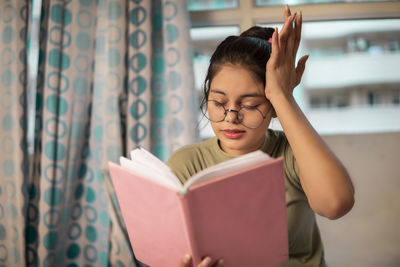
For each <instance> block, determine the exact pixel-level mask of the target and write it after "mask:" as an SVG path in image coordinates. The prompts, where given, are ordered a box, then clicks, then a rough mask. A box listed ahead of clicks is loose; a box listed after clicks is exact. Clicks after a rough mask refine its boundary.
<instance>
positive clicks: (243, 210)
mask: <svg viewBox="0 0 400 267" xmlns="http://www.w3.org/2000/svg"><path fill="white" fill-rule="evenodd" d="M138 150H142V151H134V152H133V153H132V154H133V160H129V159H126V158H121V166H120V165H118V164H115V163H112V162H109V169H110V173H111V179H112V182H113V185H114V188H115V191H116V194H117V198H118V201H119V204H120V207H121V211H122V216H123V218H124V221H125V224H126V227H127V231H128V235H129V239H130V242H131V245H132V248H133V251H134V253H135V256H136V258H137V259H138V260H139V261H141V262H143V263H145V264H147V265H149V266H151V267H158V266H160V267H169V266H171V267H177V266H178V263H179V262H180V260H181V259H182V257H183V256H184V255H185V254H191V255H192V258H193V266H196V265H197V264H198V263H199V262H200V261H201V259H202V258H203V257H205V256H210V257H211V258H212V259H213V260H218V259H221V258H222V259H224V261H225V266H228V267H235V266H237V267H239V266H240V267H243V266H246V267H251V266H257V267H258V266H275V265H277V264H279V263H282V262H284V261H286V260H287V259H288V236H287V226H286V205H285V189H284V178H283V160H282V158H278V159H272V158H269V156H268V155H267V154H265V153H263V152H261V151H256V152H252V153H249V154H246V155H243V156H239V157H237V158H235V159H232V160H229V161H226V162H224V163H221V164H217V165H215V166H213V167H211V168H208V169H206V170H204V171H202V172H199V173H198V174H196V175H195V176H193V177H192V178H191V179H189V181H188V183H186V184H185V185H182V184H180V182H179V180H178V178H177V177H175V176H174V175H173V174H172V172H171V171H170V170H169V169H168V167H167V166H166V165H165V164H164V163H162V162H161V161H159V160H158V159H156V158H155V157H154V156H152V155H151V154H150V153H148V152H146V151H144V150H143V149H138ZM135 153H136V154H135Z"/></svg>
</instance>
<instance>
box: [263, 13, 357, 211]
mask: <svg viewBox="0 0 400 267" xmlns="http://www.w3.org/2000/svg"><path fill="white" fill-rule="evenodd" d="M284 16H285V24H284V26H283V28H282V31H281V32H280V33H278V31H277V29H276V30H275V32H274V35H273V37H272V54H271V58H270V60H269V61H268V63H267V71H266V76H267V78H266V79H267V80H266V88H265V94H266V97H267V98H268V99H269V101H270V102H271V104H272V106H273V107H274V110H275V113H276V115H277V117H278V118H279V121H280V123H281V125H282V128H283V130H284V132H285V135H286V137H287V139H288V141H289V144H290V146H291V148H292V150H293V154H294V156H295V158H296V161H297V165H298V167H299V175H300V182H301V185H302V187H303V189H304V192H305V194H306V195H307V198H308V202H309V204H310V206H311V208H312V209H313V210H314V211H315V212H316V213H318V214H320V215H322V216H324V217H327V218H329V219H337V218H340V217H341V216H343V215H345V214H346V213H347V212H349V211H350V210H351V208H352V207H353V205H354V187H353V184H352V182H351V179H350V177H349V174H348V173H347V171H346V169H345V168H344V166H343V165H342V163H341V162H340V161H339V159H338V158H337V157H336V156H335V155H334V154H333V152H332V151H331V150H330V149H329V147H328V146H327V145H326V144H325V142H324V141H323V140H322V139H321V137H320V136H319V135H318V133H317V132H316V131H315V129H314V128H313V127H312V125H311V124H310V123H309V121H308V120H307V118H306V117H305V115H304V114H303V112H302V111H301V109H300V107H299V106H298V105H297V103H296V101H295V99H294V97H293V94H292V92H293V89H294V87H295V86H296V85H297V84H298V83H299V82H300V80H301V76H302V73H303V71H304V65H305V61H306V60H307V58H308V56H305V57H302V58H301V59H300V60H299V63H298V67H297V69H296V68H295V58H296V54H297V50H298V46H299V42H300V35H301V24H302V16H301V14H300V15H299V16H296V14H294V15H290V10H289V9H288V7H287V8H286V9H285V13H284Z"/></svg>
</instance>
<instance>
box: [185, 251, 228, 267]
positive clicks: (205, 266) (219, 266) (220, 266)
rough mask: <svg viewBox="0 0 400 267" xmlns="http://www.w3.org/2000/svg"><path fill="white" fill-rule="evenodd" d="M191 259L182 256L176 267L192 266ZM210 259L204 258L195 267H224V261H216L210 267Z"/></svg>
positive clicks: (188, 256) (187, 255)
mask: <svg viewBox="0 0 400 267" xmlns="http://www.w3.org/2000/svg"><path fill="white" fill-rule="evenodd" d="M191 262H192V257H191V256H190V255H189V254H186V255H185V256H183V258H182V259H181V262H180V263H179V265H178V267H191V266H192V264H191ZM211 262H212V260H211V258H210V257H209V256H207V257H205V258H204V259H203V260H202V261H201V262H200V263H199V264H198V265H197V267H211V266H212V267H224V266H225V265H224V260H223V259H220V260H218V261H217V262H216V263H215V264H213V265H211Z"/></svg>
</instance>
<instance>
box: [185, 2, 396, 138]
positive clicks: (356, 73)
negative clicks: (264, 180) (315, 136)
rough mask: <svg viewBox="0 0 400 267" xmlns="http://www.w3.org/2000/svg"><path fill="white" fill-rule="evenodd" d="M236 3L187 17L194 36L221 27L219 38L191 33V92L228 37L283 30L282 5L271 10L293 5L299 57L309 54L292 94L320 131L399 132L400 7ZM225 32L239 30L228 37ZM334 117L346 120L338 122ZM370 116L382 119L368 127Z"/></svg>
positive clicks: (207, 131)
mask: <svg viewBox="0 0 400 267" xmlns="http://www.w3.org/2000/svg"><path fill="white" fill-rule="evenodd" d="M237 2H238V5H237V7H236V8H233V9H232V8H231V9H222V10H209V11H192V12H191V19H192V25H193V29H192V31H196V30H199V31H200V29H201V27H205V26H206V27H207V31H209V30H210V29H212V28H215V29H216V30H218V29H219V30H221V29H223V30H221V32H222V34H221V35H219V36H218V37H217V36H215V35H213V34H211V31H210V34H206V35H204V38H200V37H198V35H197V38H196V34H194V35H193V34H192V39H193V44H194V47H195V58H194V64H195V70H196V73H195V75H196V76H197V77H196V88H200V87H201V84H202V82H203V80H204V76H205V70H206V69H207V67H208V60H209V58H210V56H211V54H212V52H213V50H214V49H215V47H216V45H217V44H218V43H219V42H220V41H222V40H223V39H224V38H225V37H226V36H228V35H231V34H238V33H239V32H241V31H243V30H245V29H247V28H249V27H250V26H252V25H255V24H259V25H271V26H278V28H280V25H281V23H282V20H283V19H282V11H283V7H282V6H273V5H277V4H279V5H282V4H284V3H288V4H290V5H296V4H302V6H301V7H296V6H293V7H292V11H293V12H295V11H300V9H301V10H302V11H303V14H304V24H303V31H302V43H301V46H300V49H299V55H304V54H310V58H309V61H308V63H307V67H306V72H305V74H304V77H303V80H302V83H301V84H300V86H298V88H296V90H295V92H294V96H295V98H296V100H297V102H298V103H299V105H300V106H301V107H302V109H303V111H304V112H305V113H306V115H307V117H308V118H309V119H310V121H311V123H312V124H313V125H314V126H315V128H316V129H317V131H318V132H320V133H321V134H324V133H329V134H332V133H349V132H352V131H354V132H360V131H361V132H362V131H363V129H367V130H368V131H369V132H371V131H372V132H373V131H385V129H387V130H388V131H393V125H397V126H396V127H397V128H396V129H397V131H400V125H398V123H396V122H397V120H396V119H395V118H396V117H400V105H399V104H398V103H399V101H400V99H399V98H400V96H399V93H398V91H396V90H394V89H393V88H399V85H400V19H399V18H398V17H399V15H398V14H395V13H396V12H394V11H393V10H398V9H399V8H400V1H397V2H390V1H295V0H293V1H268V0H255V1H246V0H238V1H237ZM277 2H279V3H277ZM344 2H346V3H344ZM348 2H351V3H348ZM378 2H379V3H378ZM313 3H318V5H313ZM331 3H335V4H334V5H333V4H331ZM224 26H225V27H228V28H226V29H224ZM229 27H232V29H233V28H235V29H236V30H235V31H233V30H232V31H229V30H227V29H229ZM204 29H206V28H204ZM224 31H226V32H225V33H224ZM200 66H201V67H200ZM198 77H200V78H198ZM199 94H201V92H199ZM339 113H340V116H341V118H343V120H337V116H338V114H339ZM367 113H368V114H372V113H374V116H373V117H374V118H380V117H382V116H381V115H384V114H385V115H386V116H385V117H386V119H385V121H384V122H383V121H378V120H368V121H366V120H365V118H366V117H371V116H365V114H367ZM345 120H348V121H345ZM326 121H329V122H330V123H326ZM350 121H357V122H360V123H358V124H354V123H350ZM343 125H347V126H346V127H343ZM352 127H353V128H352ZM272 128H278V129H279V128H280V125H279V121H277V122H273V124H272ZM211 133H212V132H211V130H210V129H209V128H208V129H207V127H203V128H202V130H201V134H200V135H201V136H202V137H203V138H206V137H208V136H209V135H210V134H211Z"/></svg>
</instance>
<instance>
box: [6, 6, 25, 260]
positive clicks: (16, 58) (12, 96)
mask: <svg viewBox="0 0 400 267" xmlns="http://www.w3.org/2000/svg"><path fill="white" fill-rule="evenodd" d="M29 14H30V5H29V3H28V1H0V36H1V40H0V264H1V265H5V266H24V265H25V234H24V227H25V217H26V203H27V190H26V189H27V186H26V185H27V184H28V177H29V175H28V174H29V173H28V165H27V163H28V158H27V156H28V153H27V142H26V140H27V139H26V130H27V120H26V112H27V101H26V89H25V88H26V81H27V79H26V78H27V77H26V76H27V69H26V67H27V64H26V63H27V57H26V53H25V52H26V49H27V35H28V34H27V33H28V21H29Z"/></svg>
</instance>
